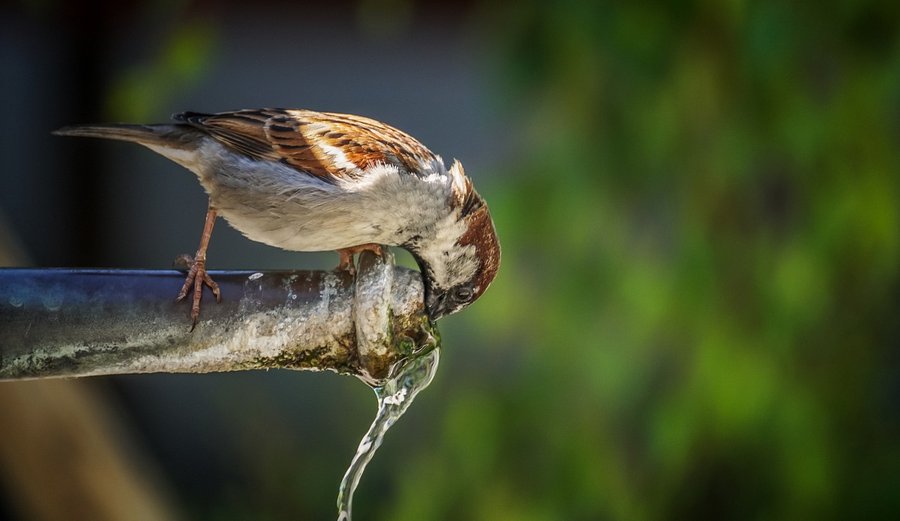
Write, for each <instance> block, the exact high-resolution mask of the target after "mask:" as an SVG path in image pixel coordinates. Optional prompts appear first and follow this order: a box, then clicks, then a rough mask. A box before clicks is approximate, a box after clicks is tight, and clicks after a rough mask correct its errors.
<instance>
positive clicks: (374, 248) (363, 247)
mask: <svg viewBox="0 0 900 521" xmlns="http://www.w3.org/2000/svg"><path fill="white" fill-rule="evenodd" d="M364 251H371V252H373V253H374V254H375V255H378V256H379V257H381V256H384V249H382V247H381V245H380V244H375V243H368V244H360V245H359V246H351V247H349V248H342V249H340V250H338V251H337V252H338V255H340V256H341V260H340V261H339V262H338V265H337V268H336V269H337V270H338V271H346V272H347V273H349V274H350V276H351V277H355V276H356V264H355V263H354V262H353V256H354V255H356V254H357V253H362V252H364Z"/></svg>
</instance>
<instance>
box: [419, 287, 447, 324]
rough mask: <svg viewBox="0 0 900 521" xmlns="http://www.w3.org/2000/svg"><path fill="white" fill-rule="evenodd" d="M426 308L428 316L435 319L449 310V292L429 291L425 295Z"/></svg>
mask: <svg viewBox="0 0 900 521" xmlns="http://www.w3.org/2000/svg"><path fill="white" fill-rule="evenodd" d="M425 308H426V309H427V310H428V317H429V318H430V319H431V320H432V321H435V320H437V319H439V318H441V317H443V316H444V315H446V314H447V312H448V311H449V310H448V309H447V293H446V292H443V291H429V292H428V295H427V296H426V297H425Z"/></svg>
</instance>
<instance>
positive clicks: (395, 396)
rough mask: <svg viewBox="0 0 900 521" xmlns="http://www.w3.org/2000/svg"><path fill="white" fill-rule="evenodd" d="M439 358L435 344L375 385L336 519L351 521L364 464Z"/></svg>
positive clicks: (429, 377) (427, 379)
mask: <svg viewBox="0 0 900 521" xmlns="http://www.w3.org/2000/svg"><path fill="white" fill-rule="evenodd" d="M439 360H440V348H438V347H435V348H434V349H432V350H431V351H429V352H428V353H425V354H422V355H419V356H418V357H417V358H414V359H412V360H410V361H408V362H407V363H406V365H404V366H403V367H402V368H401V369H400V370H399V371H398V374H397V375H396V376H394V377H393V378H390V379H388V381H387V382H385V383H384V385H381V386H379V387H375V397H376V398H378V412H377V413H376V414H375V419H374V420H373V421H372V425H371V426H370V427H369V430H368V431H367V432H366V434H365V436H363V438H362V440H361V441H360V442H359V448H357V449H356V455H355V456H353V461H351V462H350V467H348V468H347V472H346V473H345V474H344V479H343V480H342V481H341V486H340V488H339V489H338V500H337V507H338V521H350V513H351V509H352V506H353V492H354V491H355V490H356V486H357V485H358V484H359V479H360V478H361V477H362V474H363V472H364V471H365V470H366V465H367V464H368V463H369V461H370V460H371V459H372V456H373V455H374V454H375V451H376V450H378V447H379V446H381V441H382V440H383V439H384V434H385V433H386V432H387V430H388V429H390V428H391V425H393V424H394V422H396V421H397V420H398V419H400V417H401V416H403V413H404V412H406V410H407V409H408V408H409V406H410V404H411V403H412V401H413V400H414V399H415V397H416V395H417V394H419V391H421V390H422V389H425V388H426V387H428V384H430V383H431V380H432V378H434V373H435V372H436V371H437V366H438V361H439Z"/></svg>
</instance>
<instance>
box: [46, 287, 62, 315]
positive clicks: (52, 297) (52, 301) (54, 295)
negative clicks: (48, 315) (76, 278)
mask: <svg viewBox="0 0 900 521" xmlns="http://www.w3.org/2000/svg"><path fill="white" fill-rule="evenodd" d="M41 302H42V303H43V304H44V307H45V308H47V310H49V311H59V308H61V307H62V303H63V294H62V291H60V290H59V289H58V288H53V289H51V290H50V291H48V292H47V293H46V294H44V296H42V297H41Z"/></svg>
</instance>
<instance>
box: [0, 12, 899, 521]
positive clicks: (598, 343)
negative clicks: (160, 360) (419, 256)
mask: <svg viewBox="0 0 900 521" xmlns="http://www.w3.org/2000/svg"><path fill="white" fill-rule="evenodd" d="M0 66H2V70H3V71H4V72H3V74H2V79H0V92H2V94H3V97H2V100H3V101H2V104H3V109H4V112H3V114H4V117H3V118H2V125H0V129H2V130H0V150H2V155H3V157H4V168H3V169H2V170H0V223H2V224H3V225H4V227H5V228H7V229H8V230H9V231H11V233H12V234H13V235H14V236H15V237H16V238H17V243H18V247H19V249H20V250H21V251H23V252H25V253H26V254H27V255H28V258H29V259H30V263H31V264H32V265H35V266H47V267H49V266H101V267H147V268H168V267H169V266H171V262H172V259H173V258H174V257H175V256H176V255H177V254H179V253H183V252H192V251H194V250H195V249H196V245H197V241H198V239H199V235H200V231H201V228H202V220H203V215H204V212H205V207H206V201H205V196H204V194H203V192H202V189H201V188H200V186H199V184H198V183H197V182H196V180H195V179H194V177H193V176H192V175H191V174H190V173H189V172H187V171H185V170H183V169H181V168H180V167H179V166H177V165H175V164H173V163H170V162H168V161H167V160H165V159H163V158H162V157H159V156H156V155H155V154H153V153H152V152H150V151H148V150H146V149H143V148H141V147H137V146H133V145H128V144H123V143H106V142H99V141H92V140H75V139H66V138H60V137H54V136H51V135H50V131H51V130H53V129H54V128H57V127H60V126H63V125H66V124H72V123H79V122H103V121H127V122H160V121H165V120H167V119H168V117H169V115H170V114H171V113H173V112H178V111H181V110H196V111H209V112H216V111H222V110H231V109H239V108H253V107H265V106H281V107H297V108H301V107H302V108H312V109H317V110H329V111H337V112H349V113H356V114H361V115H366V116H370V117H374V118H376V119H380V120H383V121H385V122H388V123H390V124H392V125H394V126H397V127H399V128H401V129H403V130H406V131H407V132H409V133H410V134H412V135H414V136H416V137H417V138H418V139H420V140H421V141H422V142H423V143H425V144H426V145H427V146H429V147H430V148H431V149H432V150H433V151H435V152H436V153H438V154H441V155H442V156H443V157H444V159H445V160H446V161H449V160H451V159H452V158H458V159H460V160H461V161H462V162H463V164H464V165H465V168H466V172H467V173H468V174H469V175H470V176H471V177H472V178H473V179H474V181H475V183H476V186H477V187H478V188H479V191H480V193H481V194H482V195H483V196H484V197H485V199H486V200H487V201H488V203H489V204H490V206H491V209H492V213H493V216H494V220H495V222H496V225H497V229H498V233H499V236H500V239H501V243H502V246H503V265H502V267H501V271H500V275H499V277H498V279H497V281H496V282H495V284H494V286H493V287H492V288H491V290H490V291H489V292H487V294H486V295H485V296H484V297H483V298H482V299H481V300H479V302H477V303H476V304H475V305H473V306H472V307H471V308H470V309H468V310H467V311H466V312H465V313H461V314H459V315H456V316H453V317H449V318H447V319H446V320H443V321H442V322H441V329H442V333H443V340H444V353H443V357H442V367H441V369H440V371H439V372H438V375H437V378H436V381H435V383H434V385H433V386H432V387H431V388H429V389H428V390H427V391H426V392H424V393H423V394H422V395H420V397H419V398H418V401H417V405H416V406H415V407H413V408H412V409H411V410H410V412H409V413H408V415H407V416H406V417H404V418H403V419H402V420H401V421H400V422H399V423H398V424H397V425H396V426H395V427H394V429H393V430H392V431H391V432H390V434H389V435H388V437H387V439H386V441H385V444H384V446H383V447H382V450H381V451H380V452H379V453H378V455H377V456H376V458H375V460H374V461H373V463H372V464H371V465H370V467H369V469H368V471H367V473H366V475H365V477H364V478H363V481H362V484H361V486H360V489H359V492H358V494H357V502H356V513H357V515H358V517H359V518H362V519H391V520H407V519H408V520H423V519H429V520H436V519H447V520H458V519H472V520H479V519H483V520H495V519H510V520H523V521H543V520H557V519H559V520H575V521H577V520H597V519H619V520H654V519H748V520H749V519H848V518H853V519H856V518H863V519H889V518H894V517H896V516H897V515H898V514H900V495H898V494H897V493H896V491H897V490H898V489H900V442H898V440H900V406H898V400H900V357H898V354H897V353H898V347H900V345H898V344H900V322H898V316H900V315H898V312H900V286H898V282H900V279H898V274H900V271H898V261H900V225H898V223H900V220H898V219H900V206H898V201H900V7H898V4H896V3H893V2H877V1H862V2H859V1H837V0H835V1H827V2H819V3H814V4H809V5H808V6H804V5H795V4H791V3H783V2H776V1H762V2H754V3H749V2H730V3H719V4H716V3H705V2H651V3H643V4H641V5H637V4H635V5H631V4H618V3H611V2H600V1H594V2H590V1H589V2H576V1H564V2H552V3H551V2H539V1H525V2H515V3H509V4H505V5H504V4H495V3H486V2H466V3H462V4H457V3H449V2H448V3H436V4H435V3H419V2H412V1H408V0H363V1H359V2H345V1H338V2H330V3H327V4H308V5H298V4H294V3H291V2H254V3H252V5H251V4H250V3H246V4H245V3H243V2H225V3H215V2H186V1H155V2H122V3H116V2H93V3H92V2H52V1H51V2H40V1H19V2H12V3H7V4H4V5H3V6H2V7H0ZM209 259H210V260H209V263H210V267H211V268H213V269H228V268H251V269H270V268H309V269H327V268H330V267H332V266H333V265H334V264H335V263H336V262H337V256H336V255H335V254H333V253H322V254H306V253H294V252H282V251H278V250H275V249H273V248H270V247H266V246H263V245H260V244H256V243H253V242H251V241H248V240H246V239H245V238H243V237H241V236H240V234H238V233H237V232H235V231H234V230H232V229H230V228H229V227H228V226H227V225H225V224H224V223H223V222H220V223H219V225H218V226H217V228H216V230H215V232H214V234H213V238H212V242H211V247H210V252H209ZM407 262H408V258H407ZM176 289H177V288H176ZM3 385H7V384H3ZM89 385H91V386H93V387H94V388H96V390H97V394H99V395H103V396H104V397H105V398H107V399H109V400H110V401H111V403H112V404H113V408H114V411H115V412H116V415H117V416H118V417H119V418H120V421H121V423H122V425H123V427H122V435H123V436H131V437H133V438H134V440H133V441H132V442H131V443H132V445H133V447H134V450H135V451H137V452H142V453H145V456H144V457H143V459H140V461H142V462H143V463H142V464H143V465H146V466H147V469H148V470H147V471H148V472H152V473H153V474H154V475H158V476H159V479H160V481H161V482H162V483H164V485H163V488H165V489H166V490H167V491H168V492H167V493H168V494H169V495H170V496H171V498H172V501H173V502H174V503H175V505H177V509H178V510H179V511H181V512H182V513H183V515H184V517H185V518H186V519H214V520H223V521H224V520H231V519H235V520H237V519H258V520H269V519H271V520H282V519H329V518H333V517H334V514H333V512H334V506H333V505H334V497H335V495H336V492H337V485H338V483H339V481H340V477H341V475H342V474H343V472H344V469H345V466H346V464H347V463H348V462H349V460H350V457H351V456H352V454H353V452H354V450H355V447H356V443H357V441H358V439H359V437H360V436H361V435H362V433H363V432H364V431H365V428H366V426H367V425H368V422H369V420H370V418H371V416H372V415H374V399H373V398H372V397H371V393H370V391H368V390H367V388H366V387H365V386H364V385H363V384H362V383H360V382H358V381H355V380H353V379H349V378H341V377H338V376H336V375H332V374H310V373H291V372H267V373H245V374H228V375H179V376H168V375H159V376H133V377H117V378H97V379H92V380H91V381H90V382H89ZM2 392H4V389H3V386H2V385H0V393H2ZM2 439H3V434H2V431H0V440H2ZM5 479H7V480H9V479H15V478H14V477H10V476H6V477H5ZM5 497H6V499H5V500H4V501H0V504H2V513H0V517H2V518H4V519H7V518H8V519H14V520H20V519H21V520H24V519H32V518H31V517H27V513H26V509H24V508H22V507H21V506H20V504H19V502H18V501H17V499H16V498H15V497H14V496H12V495H10V494H6V496H5Z"/></svg>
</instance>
